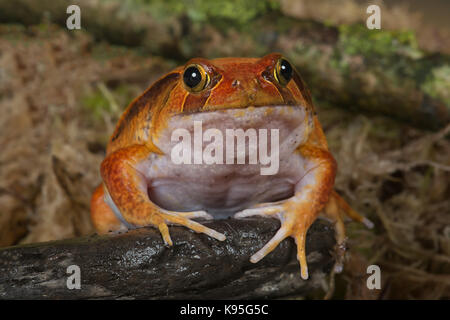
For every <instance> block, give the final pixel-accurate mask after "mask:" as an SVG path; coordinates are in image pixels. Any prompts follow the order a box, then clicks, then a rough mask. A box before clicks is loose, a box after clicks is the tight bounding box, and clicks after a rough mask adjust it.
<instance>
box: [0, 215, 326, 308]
mask: <svg viewBox="0 0 450 320" xmlns="http://www.w3.org/2000/svg"><path fill="white" fill-rule="evenodd" d="M205 224H207V225H209V226H210V227H212V228H214V229H216V230H218V231H220V232H224V233H225V234H226V236H227V240H226V241H224V242H219V241H217V240H214V239H211V238H209V237H207V236H205V235H202V234H197V233H194V232H192V231H190V230H187V229H186V228H182V227H171V235H172V239H173V241H174V246H173V247H171V248H168V247H166V246H164V244H163V242H162V240H161V237H160V235H159V233H158V231H157V230H156V229H153V228H142V229H137V230H133V231H130V232H128V233H124V234H120V235H104V236H98V235H92V236H88V237H83V238H75V239H69V240H62V241H52V242H46V243H38V244H30V245H20V246H15V247H9V248H4V249H1V250H0V298H2V299H99V298H101V299H134V298H139V299H256V298H276V297H281V296H287V295H293V294H295V295H299V296H301V295H306V294H308V293H310V294H311V293H312V292H313V291H314V290H315V289H317V288H318V287H320V286H321V282H322V281H323V280H324V277H325V275H326V274H327V273H328V272H329V271H330V269H331V267H332V265H333V263H334V258H333V254H332V252H334V251H333V247H334V245H335V240H334V231H333V228H330V225H329V224H327V223H325V222H322V221H316V222H315V223H314V224H313V226H312V227H311V229H310V230H309V232H308V236H307V254H308V255H307V257H308V263H309V271H310V279H309V280H306V281H305V280H302V279H301V277H300V270H299V265H298V262H297V261H296V246H295V243H294V241H293V240H292V239H291V238H289V239H286V240H284V241H283V242H282V243H281V244H280V246H279V247H278V248H277V249H276V250H275V251H274V252H272V253H271V254H269V255H268V256H267V257H266V258H264V259H263V260H261V261H260V262H259V263H257V264H252V263H251V262H250V261H249V258H250V256H251V255H252V254H253V253H255V252H256V251H257V250H258V249H259V248H261V247H262V246H263V245H264V244H265V243H266V242H267V241H268V240H269V239H270V238H271V237H272V236H273V235H274V233H275V232H276V230H277V229H278V228H279V222H278V221H277V220H275V219H262V218H259V219H256V218H253V219H245V220H234V219H229V220H222V221H214V222H207V223H205ZM70 265H77V266H79V267H80V270H81V289H72V290H69V289H68V288H67V284H66V282H67V278H68V277H69V276H70V274H68V273H67V267H68V266H70Z"/></svg>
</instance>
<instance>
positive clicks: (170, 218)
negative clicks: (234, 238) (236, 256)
mask: <svg viewBox="0 0 450 320" xmlns="http://www.w3.org/2000/svg"><path fill="white" fill-rule="evenodd" d="M189 214H192V215H193V216H194V217H200V216H202V217H204V216H205V214H207V213H206V212H204V211H193V212H173V211H168V210H164V211H163V213H162V214H161V215H162V216H163V218H164V220H165V221H166V222H167V223H173V224H179V225H182V226H185V227H188V228H189V229H191V230H193V231H195V232H198V233H204V234H207V235H208V236H210V237H212V238H214V239H217V240H219V241H224V240H225V239H226V237H225V235H224V234H223V233H220V232H217V231H216V230H213V229H210V228H208V227H206V226H204V225H202V224H200V223H198V222H195V221H192V220H190V219H188V218H187V217H186V216H189Z"/></svg>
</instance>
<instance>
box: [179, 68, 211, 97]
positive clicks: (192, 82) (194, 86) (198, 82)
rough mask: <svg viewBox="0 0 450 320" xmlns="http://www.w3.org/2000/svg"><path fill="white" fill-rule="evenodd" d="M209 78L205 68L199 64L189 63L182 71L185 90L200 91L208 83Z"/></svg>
mask: <svg viewBox="0 0 450 320" xmlns="http://www.w3.org/2000/svg"><path fill="white" fill-rule="evenodd" d="M209 81H210V78H209V75H208V73H206V71H205V69H204V68H203V67H202V66H201V65H199V64H190V65H188V66H187V67H186V69H185V70H184V73H183V82H184V86H185V87H186V89H187V90H189V91H191V92H200V91H202V90H203V89H205V88H206V86H207V85H208V84H209Z"/></svg>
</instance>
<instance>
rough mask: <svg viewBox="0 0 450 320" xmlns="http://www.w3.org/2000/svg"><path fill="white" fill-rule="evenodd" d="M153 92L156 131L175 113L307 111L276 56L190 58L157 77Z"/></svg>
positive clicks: (292, 73)
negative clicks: (155, 92)
mask: <svg viewBox="0 0 450 320" xmlns="http://www.w3.org/2000/svg"><path fill="white" fill-rule="evenodd" d="M155 88H157V89H158V91H159V94H158V96H157V99H156V100H157V101H158V102H156V101H155V100H154V101H153V108H152V112H151V113H152V118H153V119H152V127H153V128H154V129H156V131H157V132H158V131H160V130H162V129H163V128H165V127H166V124H167V120H168V119H172V118H173V117H174V116H177V115H179V116H181V115H189V114H199V113H209V112H214V111H221V110H233V109H245V108H249V107H252V109H255V108H258V107H267V106H293V107H295V106H298V107H300V108H302V109H304V110H303V111H305V112H304V113H305V114H307V115H309V116H311V115H312V111H313V105H312V101H311V96H310V94H309V91H308V89H307V88H306V86H305V84H304V82H303V80H302V79H301V77H300V75H299V73H298V72H297V71H296V70H295V68H294V66H293V65H292V64H291V63H290V62H289V61H288V60H287V59H286V58H284V57H283V56H282V55H281V54H278V53H272V54H269V55H266V56H264V57H263V58H219V59H214V60H207V59H202V58H194V59H191V60H189V61H188V62H187V63H186V64H185V65H184V66H182V67H179V68H177V69H175V70H173V71H172V72H170V73H169V74H167V75H166V76H165V77H163V78H161V79H160V80H159V81H158V82H156V83H155V84H154V85H153V86H152V87H151V88H150V89H151V90H150V91H153V90H155ZM152 89H153V90H152ZM236 114H239V113H236ZM309 120H311V119H309ZM153 133H154V134H155V132H153Z"/></svg>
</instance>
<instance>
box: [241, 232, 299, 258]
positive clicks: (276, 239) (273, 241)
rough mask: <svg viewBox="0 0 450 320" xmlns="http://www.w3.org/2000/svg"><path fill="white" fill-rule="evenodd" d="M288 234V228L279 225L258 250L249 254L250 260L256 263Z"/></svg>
mask: <svg viewBox="0 0 450 320" xmlns="http://www.w3.org/2000/svg"><path fill="white" fill-rule="evenodd" d="M289 235H290V230H289V228H287V227H283V226H282V227H281V228H280V229H278V231H277V233H276V234H275V235H274V236H273V237H272V239H270V241H269V242H267V243H266V244H265V246H264V247H262V248H261V249H260V250H259V251H258V252H256V253H255V254H254V255H252V256H251V258H250V262H253V263H257V262H258V261H260V260H261V259H262V258H264V257H265V256H266V255H268V254H269V253H270V252H272V251H273V250H274V249H275V248H276V247H277V246H278V245H279V244H280V242H281V241H283V240H284V239H286V238H287V237H288V236H289Z"/></svg>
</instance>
